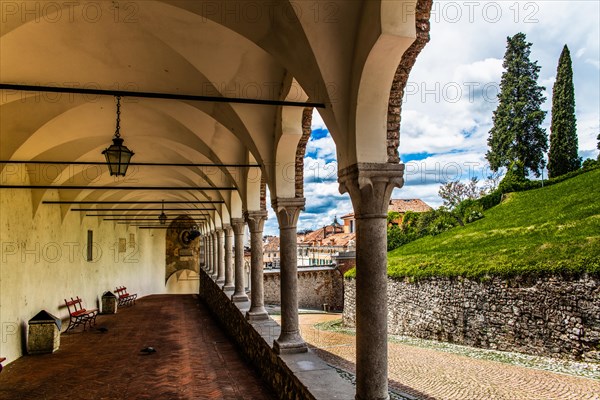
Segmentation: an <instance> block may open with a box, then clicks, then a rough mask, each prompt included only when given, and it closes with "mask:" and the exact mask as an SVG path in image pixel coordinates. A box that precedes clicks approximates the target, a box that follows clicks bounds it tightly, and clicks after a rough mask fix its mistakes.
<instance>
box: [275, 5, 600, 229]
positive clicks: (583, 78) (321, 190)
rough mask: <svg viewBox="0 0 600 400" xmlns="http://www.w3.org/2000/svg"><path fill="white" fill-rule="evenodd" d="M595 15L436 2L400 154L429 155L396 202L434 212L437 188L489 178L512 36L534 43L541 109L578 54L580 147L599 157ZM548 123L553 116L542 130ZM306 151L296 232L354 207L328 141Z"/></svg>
mask: <svg viewBox="0 0 600 400" xmlns="http://www.w3.org/2000/svg"><path fill="white" fill-rule="evenodd" d="M599 13H600V2H597V1H581V0H580V1H566V0H561V1H536V2H517V1H508V2H498V1H495V2H494V1H487V2H469V1H464V2H448V1H435V2H434V9H433V12H432V17H431V41H430V43H428V44H427V46H426V47H425V49H424V50H423V52H422V53H421V55H420V56H419V57H418V59H417V62H416V64H415V66H414V68H413V70H412V71H411V74H410V77H409V82H408V84H407V88H406V93H405V98H404V105H403V110H402V126H401V134H400V153H401V154H402V155H407V154H411V153H424V152H426V153H430V154H433V155H431V156H429V157H427V158H426V159H424V160H421V161H415V162H411V163H408V164H407V168H406V175H405V178H406V179H405V180H406V183H405V185H404V187H403V188H402V189H397V190H395V191H394V194H393V196H394V197H395V198H421V199H423V200H424V201H425V202H427V203H428V204H430V205H431V206H433V207H437V206H439V205H441V203H442V202H441V199H440V198H439V197H438V195H437V192H438V189H439V186H440V182H442V181H444V180H449V179H461V180H466V179H468V178H469V175H471V174H473V172H474V174H475V175H476V176H478V177H480V178H484V177H485V175H487V170H486V165H487V164H486V161H485V158H484V155H485V152H486V151H487V137H488V132H489V130H490V128H491V126H492V113H493V111H494V110H495V108H496V106H497V99H496V94H497V92H498V88H499V82H500V78H501V75H502V72H503V68H502V60H503V57H504V52H505V49H506V38H507V37H508V36H513V35H514V34H516V33H518V32H524V33H526V35H527V40H528V41H529V42H532V43H533V46H532V53H531V59H532V60H537V61H538V64H539V65H540V66H541V71H540V76H539V83H540V84H541V85H543V86H545V87H546V97H547V100H546V103H545V104H544V106H543V107H542V108H543V109H544V110H547V111H550V109H551V94H552V85H553V84H554V79H555V75H556V68H557V64H558V58H559V56H560V53H561V51H562V49H563V46H564V45H565V44H567V45H568V46H569V48H570V49H571V50H572V52H573V54H574V57H573V60H572V62H573V74H574V84H575V99H576V113H577V126H578V136H579V147H580V150H581V152H585V153H586V154H592V153H593V154H597V150H596V143H597V140H596V136H597V135H598V132H599V131H600V127H599V122H598V121H600V111H599V110H600V95H599V93H598V87H600V76H599V74H598V69H600V28H599V24H598V18H597V16H598V15H599ZM574 21H576V22H574ZM549 122H550V113H548V118H547V119H546V121H545V122H544V127H546V128H547V127H548V126H549ZM323 128H325V124H324V122H323V119H322V118H321V116H320V115H319V114H318V111H317V110H315V112H314V113H313V129H323ZM549 133H550V132H549V131H548V134H549ZM307 154H309V155H310V157H308V158H307V159H306V162H305V178H307V180H308V182H307V183H306V185H305V197H306V204H307V213H305V215H304V216H302V215H301V217H300V222H299V224H298V227H299V229H306V228H319V227H321V226H323V225H325V224H329V223H331V221H332V219H333V216H334V215H338V216H340V215H343V214H344V213H345V212H347V211H351V209H352V207H351V204H350V201H349V200H348V197H347V195H346V196H345V197H342V196H340V195H339V192H338V185H337V182H335V172H337V165H336V163H335V162H332V161H331V159H332V158H333V157H334V156H335V154H336V151H335V145H334V142H333V140H332V139H331V138H330V137H326V138H322V139H317V140H313V141H311V142H309V145H308V147H307ZM458 171H460V173H459V172H458ZM308 178H310V179H308ZM327 207H329V208H327ZM269 208H270V207H269ZM310 211H314V213H309V212H310ZM270 215H271V217H270V218H271V219H270V220H269V221H268V222H267V226H269V229H271V231H272V232H275V233H277V232H278V231H277V222H276V219H275V218H274V214H272V212H270Z"/></svg>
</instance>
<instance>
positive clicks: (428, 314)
mask: <svg viewBox="0 0 600 400" xmlns="http://www.w3.org/2000/svg"><path fill="white" fill-rule="evenodd" d="M355 283H356V282H355V280H354V279H345V285H344V287H345V308H344V316H343V317H344V324H345V325H347V326H354V314H355V290H356V286H355ZM388 331H389V333H391V334H397V335H407V336H413V337H418V338H423V339H434V340H440V341H447V342H453V343H459V344H464V345H469V346H476V347H483V348H490V349H496V350H505V351H517V352H522V353H528V354H534V355H543V356H555V357H556V356H560V357H567V358H572V359H585V360H592V361H600V278H599V277H591V276H583V277H579V278H562V277H560V276H550V277H544V278H531V279H526V278H513V279H509V280H503V279H498V278H494V279H491V280H488V281H486V282H479V281H473V280H469V279H462V278H455V279H449V278H434V279H427V280H423V281H420V282H416V283H408V282H402V281H397V280H394V279H388Z"/></svg>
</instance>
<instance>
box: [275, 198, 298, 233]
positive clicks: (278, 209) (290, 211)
mask: <svg viewBox="0 0 600 400" xmlns="http://www.w3.org/2000/svg"><path fill="white" fill-rule="evenodd" d="M305 204H306V199H305V198H304V197H292V198H285V197H277V198H276V199H275V200H273V202H272V203H271V206H272V207H273V210H275V214H277V221H278V222H279V228H280V229H281V228H283V229H287V228H296V223H298V217H299V216H300V211H303V210H304V205H305Z"/></svg>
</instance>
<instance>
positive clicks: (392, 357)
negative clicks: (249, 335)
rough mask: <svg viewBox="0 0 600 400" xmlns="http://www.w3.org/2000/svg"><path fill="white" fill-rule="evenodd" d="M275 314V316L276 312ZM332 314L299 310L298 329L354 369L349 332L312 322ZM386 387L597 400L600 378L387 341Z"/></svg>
mask: <svg viewBox="0 0 600 400" xmlns="http://www.w3.org/2000/svg"><path fill="white" fill-rule="evenodd" d="M276 318H277V317H276ZM339 318H340V315H333V314H301V315H300V319H301V325H302V334H303V337H304V338H305V340H306V341H307V342H308V343H309V344H310V345H311V346H312V347H315V348H316V350H315V351H316V352H317V353H318V354H319V355H320V356H321V357H322V358H323V359H325V361H327V362H328V363H330V364H332V365H335V366H339V367H341V368H343V369H345V370H347V371H350V372H355V366H354V363H355V360H356V347H355V345H354V339H355V338H354V336H352V335H349V334H346V333H340V332H331V331H323V330H318V329H315V328H314V324H316V323H319V322H324V321H332V320H335V319H339ZM388 351H389V377H390V381H391V382H390V383H391V387H392V388H393V389H396V390H398V391H400V392H404V393H407V394H409V395H412V396H414V397H417V398H419V399H423V400H429V399H438V400H477V399H481V400H491V399H502V400H571V399H572V400H599V399H600V380H596V379H590V378H583V377H576V376H571V375H567V374H559V373H554V372H550V371H542V370H537V369H533V368H525V367H521V366H516V365H510V364H507V363H501V362H497V361H488V360H481V359H475V358H471V357H467V356H464V355H459V354H452V353H448V352H443V351H439V350H434V349H428V348H422V347H417V346H412V345H407V344H402V343H390V344H389V346H388Z"/></svg>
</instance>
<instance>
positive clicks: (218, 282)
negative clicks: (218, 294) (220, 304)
mask: <svg viewBox="0 0 600 400" xmlns="http://www.w3.org/2000/svg"><path fill="white" fill-rule="evenodd" d="M215 283H216V284H217V285H219V286H223V284H224V283H225V279H223V278H221V279H219V278H217V280H216V281H215Z"/></svg>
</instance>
